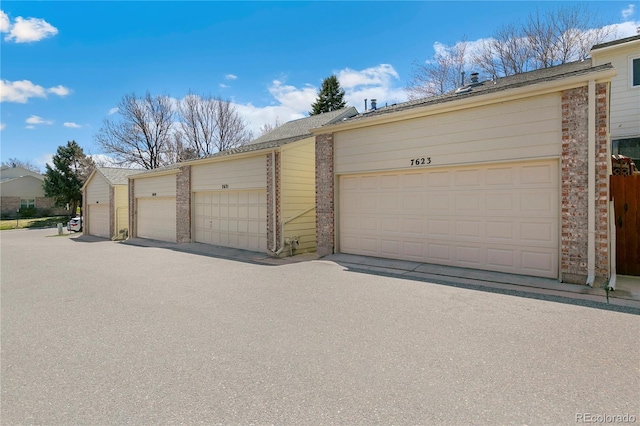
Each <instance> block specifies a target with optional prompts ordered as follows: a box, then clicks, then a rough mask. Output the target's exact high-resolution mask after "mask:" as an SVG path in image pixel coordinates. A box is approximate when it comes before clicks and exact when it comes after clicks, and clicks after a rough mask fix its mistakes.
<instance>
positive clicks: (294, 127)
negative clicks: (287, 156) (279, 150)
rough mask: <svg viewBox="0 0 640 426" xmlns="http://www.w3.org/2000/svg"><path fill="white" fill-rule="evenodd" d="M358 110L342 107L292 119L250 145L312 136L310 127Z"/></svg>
mask: <svg viewBox="0 0 640 426" xmlns="http://www.w3.org/2000/svg"><path fill="white" fill-rule="evenodd" d="M357 114H358V111H357V110H356V109H355V107H347V108H342V109H339V110H335V111H330V112H325V113H323V114H317V115H312V116H310V117H305V118H300V119H298V120H292V121H289V122H287V123H284V124H283V125H281V126H279V127H276V128H275V129H274V130H272V131H271V132H269V133H267V134H264V135H262V136H260V137H259V138H257V139H255V140H254V141H253V142H251V143H250V145H253V144H260V143H264V142H271V141H288V142H291V141H292V140H295V139H296V138H298V139H304V138H307V137H310V136H311V132H310V131H309V129H313V128H316V127H320V126H324V125H325V124H331V123H335V122H337V121H340V120H342V119H343V118H349V117H353V116H354V115H357Z"/></svg>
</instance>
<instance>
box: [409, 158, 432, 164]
mask: <svg viewBox="0 0 640 426" xmlns="http://www.w3.org/2000/svg"><path fill="white" fill-rule="evenodd" d="M427 164H431V157H426V158H425V157H422V158H412V159H411V165H412V166H425V165H427Z"/></svg>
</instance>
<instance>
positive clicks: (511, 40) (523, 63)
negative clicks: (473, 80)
mask: <svg viewBox="0 0 640 426" xmlns="http://www.w3.org/2000/svg"><path fill="white" fill-rule="evenodd" d="M530 57H531V51H530V48H529V45H528V43H527V39H526V37H525V36H524V33H523V31H522V30H521V29H519V28H518V27H517V26H515V25H513V24H508V25H503V26H502V27H501V28H500V29H499V30H498V31H496V32H495V33H494V34H493V36H492V37H491V38H490V39H488V40H485V41H484V42H483V43H482V47H481V49H480V50H479V52H478V53H476V54H475V55H474V56H473V63H474V64H475V65H476V66H477V67H478V68H479V70H480V71H481V72H482V73H483V74H485V75H488V76H491V77H492V78H497V77H502V76H507V75H514V74H520V73H523V72H526V71H528V70H529V62H530V61H529V58H530Z"/></svg>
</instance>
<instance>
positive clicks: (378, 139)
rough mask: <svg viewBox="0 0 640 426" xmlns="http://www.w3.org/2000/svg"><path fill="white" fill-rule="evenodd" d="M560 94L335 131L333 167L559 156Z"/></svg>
mask: <svg viewBox="0 0 640 426" xmlns="http://www.w3.org/2000/svg"><path fill="white" fill-rule="evenodd" d="M561 100H562V99H561V96H560V94H557V93H553V94H548V95H542V96H536V97H532V98H527V99H523V100H515V101H509V102H503V103H499V104H496V105H490V106H483V107H478V108H471V109H468V110H464V111H454V112H448V113H442V114H436V115H431V116H427V117H422V118H416V119H411V120H404V121H400V122H396V123H390V124H384V125H378V126H371V127H367V128H362V129H354V130H349V131H344V132H339V133H336V135H335V142H334V143H335V159H336V160H335V172H336V173H338V174H342V173H354V172H365V171H374V170H377V171H383V170H398V169H409V168H411V163H410V161H411V159H412V158H423V157H424V158H431V166H443V165H454V164H477V163H482V162H493V161H507V160H520V159H529V158H548V157H559V156H560V150H561V143H560V140H561V136H562V123H561V118H562V113H561Z"/></svg>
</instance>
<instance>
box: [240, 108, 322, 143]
mask: <svg viewBox="0 0 640 426" xmlns="http://www.w3.org/2000/svg"><path fill="white" fill-rule="evenodd" d="M233 106H234V107H235V108H236V111H238V114H240V116H241V117H242V118H243V119H244V120H245V122H246V123H247V128H248V130H250V131H252V132H253V137H254V138H257V137H258V136H260V127H262V126H263V125H264V124H266V123H270V124H273V123H275V122H276V120H278V121H279V122H280V123H286V122H287V121H291V120H297V119H298V118H303V117H305V115H306V112H307V111H308V110H309V109H311V108H310V105H309V106H308V107H307V108H306V109H304V110H303V111H299V110H294V109H291V108H289V107H286V106H282V105H274V106H267V107H256V106H254V105H252V104H250V103H249V104H246V105H241V104H233Z"/></svg>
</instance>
